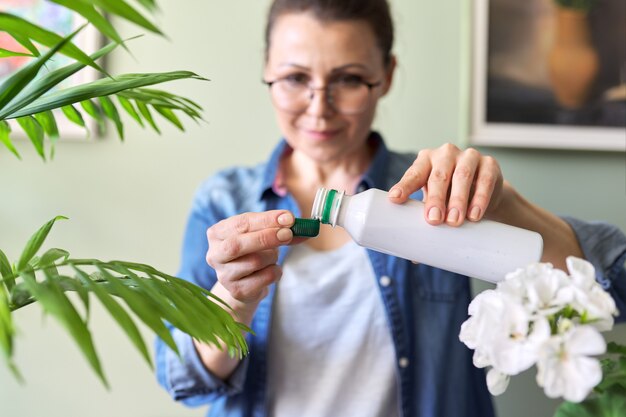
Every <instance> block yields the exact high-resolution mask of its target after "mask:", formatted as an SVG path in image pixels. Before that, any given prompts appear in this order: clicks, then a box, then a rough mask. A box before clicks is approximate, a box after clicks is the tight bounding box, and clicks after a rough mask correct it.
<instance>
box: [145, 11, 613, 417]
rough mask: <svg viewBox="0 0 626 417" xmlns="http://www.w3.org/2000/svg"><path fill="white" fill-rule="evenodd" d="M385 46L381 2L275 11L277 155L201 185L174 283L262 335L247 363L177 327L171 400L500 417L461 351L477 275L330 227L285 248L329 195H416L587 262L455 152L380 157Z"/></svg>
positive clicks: (552, 256) (293, 412)
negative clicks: (301, 220) (381, 249)
mask: <svg viewBox="0 0 626 417" xmlns="http://www.w3.org/2000/svg"><path fill="white" fill-rule="evenodd" d="M392 43H393V27H392V22H391V18H390V14H389V8H388V5H387V3H386V1H385V0H354V1H348V0H346V1H342V2H339V1H334V2H333V1H323V0H317V1H316V0H276V1H274V3H273V5H272V8H271V10H270V13H269V19H268V24H267V29H266V65H265V71H264V76H265V81H266V83H267V84H268V86H269V89H270V94H271V97H272V101H273V105H274V108H275V111H276V116H277V120H278V124H279V126H280V129H281V131H282V133H283V136H284V140H283V141H281V143H280V144H279V145H278V147H277V148H276V149H275V151H274V152H273V154H272V156H271V157H270V159H269V161H267V162H266V163H264V164H261V165H259V166H257V167H254V168H233V169H229V170H226V171H224V172H221V173H219V174H217V175H216V176H214V177H213V178H211V179H209V180H208V181H207V182H205V183H204V184H203V185H202V187H201V188H200V189H199V191H198V194H197V195H196V199H195V201H194V206H193V209H192V212H191V216H190V219H189V223H188V227H187V232H186V237H185V244H184V245H185V246H184V250H183V259H182V269H181V271H180V276H182V277H184V278H187V279H189V280H191V281H193V282H195V283H197V284H199V285H202V286H205V287H206V288H210V289H211V291H212V292H213V293H214V294H216V295H218V296H219V297H220V298H222V299H223V300H225V301H226V302H227V303H228V304H230V305H231V306H232V307H233V309H234V311H235V312H236V314H237V317H238V319H239V320H241V321H243V322H245V323H246V324H248V325H250V326H251V327H252V329H253V330H254V332H255V335H254V336H252V337H250V338H249V339H248V340H249V343H250V351H251V353H250V355H249V356H248V357H246V358H244V359H243V360H240V359H238V358H230V357H228V355H227V353H226V352H223V351H220V350H218V349H215V348H214V347H211V346H207V345H203V344H200V343H198V342H196V341H193V340H191V339H190V338H189V337H188V336H186V335H184V334H182V333H180V332H179V331H178V330H175V329H173V330H172V333H173V335H174V337H175V339H176V341H177V343H178V345H179V348H180V350H181V353H182V356H183V360H182V361H180V360H179V359H178V357H177V356H176V355H175V354H173V353H172V352H171V351H170V350H169V349H167V348H166V347H165V346H164V345H163V343H162V342H160V341H159V342H158V343H157V365H158V377H159V381H160V383H161V384H162V385H163V386H164V387H165V388H166V389H167V390H168V391H169V392H170V393H171V394H172V395H173V397H174V398H175V399H177V400H181V401H183V402H185V403H186V404H188V405H200V404H205V403H209V402H210V403H212V405H211V408H210V411H209V414H210V415H213V416H252V415H254V416H266V415H269V416H276V417H285V416H287V417H291V416H359V417H364V416H385V417H387V416H401V415H402V416H420V417H435V416H436V417H458V416H470V417H471V416H476V417H478V416H480V417H489V416H492V415H493V409H492V405H491V401H490V397H489V394H488V392H487V389H486V386H485V377H484V373H483V371H482V370H479V369H476V368H475V367H474V366H473V365H472V354H471V352H470V351H469V350H468V349H466V348H465V347H464V346H463V345H462V344H461V343H460V342H459V340H458V336H457V335H458V332H459V329H460V325H461V323H462V322H463V321H464V320H465V319H466V317H467V305H468V303H469V300H470V289H469V282H468V279H467V277H462V276H459V275H457V274H454V273H450V272H447V271H443V270H438V269H435V268H432V267H429V266H426V265H414V264H412V263H411V262H408V261H405V260H402V259H397V258H394V257H392V256H388V255H384V254H381V253H378V252H374V251H367V250H365V249H363V248H360V247H358V246H357V245H356V244H354V243H353V242H351V240H350V238H349V236H348V235H347V234H346V233H345V232H343V231H342V230H340V229H332V230H331V229H328V228H326V227H325V226H324V227H322V230H321V233H320V235H319V237H317V238H315V239H310V240H308V241H306V242H305V243H302V244H299V245H291V246H289V245H290V243H294V242H293V241H292V238H293V235H292V232H291V230H290V229H289V227H290V226H291V225H292V224H293V221H294V215H295V216H300V215H302V214H304V215H305V216H306V215H308V213H310V211H311V205H312V203H313V201H312V200H313V197H314V195H315V192H316V190H317V189H318V188H319V187H322V186H323V187H326V188H334V189H340V190H346V191H347V192H348V193H354V192H358V191H361V190H364V189H366V188H370V187H375V188H380V189H386V190H390V194H389V195H390V198H391V200H392V201H393V202H394V203H398V204H401V203H403V202H404V201H406V200H407V198H409V197H410V196H411V197H413V198H422V197H423V198H424V202H425V204H426V211H425V213H426V217H427V220H428V221H429V222H430V223H431V224H433V225H438V224H442V223H444V222H445V223H447V224H449V225H452V226H458V225H461V224H462V223H463V222H464V221H478V220H480V219H482V218H490V219H494V220H498V221H502V222H506V223H509V224H514V225H516V226H520V227H525V228H528V229H532V230H536V231H538V232H540V233H541V234H542V235H543V237H544V241H545V253H544V259H543V260H544V261H550V262H552V263H553V264H555V265H557V266H561V267H564V260H565V257H566V256H568V255H575V256H584V255H583V252H584V251H583V250H582V249H581V246H582V248H583V249H587V247H586V246H585V242H586V240H585V239H586V238H584V236H582V235H579V238H580V241H579V239H577V236H576V233H575V231H574V230H573V229H572V227H571V226H570V225H569V224H568V223H567V222H565V221H564V220H562V219H560V218H558V217H556V216H554V215H552V214H550V213H548V212H546V211H544V210H542V209H540V208H538V207H536V206H534V205H532V204H530V203H528V202H527V201H525V200H524V199H523V198H522V197H521V196H519V195H518V194H517V193H516V192H515V190H514V189H513V188H512V187H511V186H510V185H508V184H507V183H505V182H504V181H503V177H502V173H501V171H500V168H499V166H498V164H497V163H496V161H495V160H493V158H490V157H488V156H483V155H481V154H480V153H479V152H477V151H476V150H472V149H469V150H465V151H462V150H460V149H458V148H457V147H455V146H453V145H449V144H448V145H443V146H442V147H440V148H438V149H434V150H424V151H421V152H420V153H419V155H418V156H417V157H415V155H400V154H397V153H393V152H390V151H388V150H387V148H386V147H385V144H384V142H383V140H382V138H381V136H380V135H379V134H378V133H376V132H372V131H371V124H372V120H373V118H374V114H375V110H376V105H377V103H378V100H379V99H380V98H381V97H382V96H384V95H385V94H386V93H387V91H388V90H389V88H390V86H391V82H392V79H393V73H394V69H395V64H396V63H395V58H394V57H393V55H392V54H391V49H392ZM421 189H423V190H424V191H425V193H424V194H425V195H424V196H422V194H421V191H420V190H421ZM576 225H578V228H579V229H580V230H589V229H588V228H589V227H591V226H588V225H585V224H583V223H576ZM585 227H587V229H585ZM577 230H578V229H577ZM607 230H608V231H610V232H611V233H613V236H614V239H613V240H612V241H611V242H612V244H614V246H615V247H618V248H621V251H620V254H622V253H624V251H625V250H626V237H624V236H623V235H621V234H620V233H619V232H618V231H617V232H616V231H615V230H614V229H611V228H610V226H596V229H594V233H595V232H596V231H607ZM205 231H206V235H205ZM581 236H582V237H581ZM207 240H208V242H207ZM579 242H580V243H579ZM595 249H596V250H595V251H593V250H591V251H587V252H585V255H586V256H587V257H588V258H589V259H590V260H591V261H592V262H594V263H595V264H596V265H597V266H599V267H600V269H599V271H608V270H610V269H611V268H613V270H612V271H613V272H614V275H621V276H620V277H618V278H615V280H616V283H619V284H620V285H621V286H622V289H623V288H624V282H626V276H625V275H626V274H625V272H624V270H623V268H614V265H617V264H618V262H620V261H619V260H617V261H616V257H615V256H612V257H611V258H610V259H609V258H608V257H606V256H603V248H602V247H596V248H595ZM205 254H206V260H205ZM623 259H624V258H623V256H622V257H621V262H622V264H623ZM619 265H621V264H619ZM601 278H602V279H607V280H611V279H614V277H612V276H610V277H607V276H602V277H601ZM607 282H608V281H607ZM622 294H626V290H625V291H622Z"/></svg>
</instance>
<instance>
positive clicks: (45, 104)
mask: <svg viewBox="0 0 626 417" xmlns="http://www.w3.org/2000/svg"><path fill="white" fill-rule="evenodd" d="M186 78H191V79H200V80H202V79H203V78H202V77H199V76H198V75H196V74H194V73H193V72H190V71H172V72H165V73H151V74H124V75H120V76H117V77H116V79H110V78H106V79H101V80H97V81H93V82H90V83H86V84H82V85H78V86H75V87H70V88H66V89H63V90H61V91H55V92H54V93H51V94H46V95H44V96H42V97H39V98H38V99H37V100H35V101H34V102H32V103H31V104H29V105H28V106H26V107H24V108H22V109H21V110H19V111H17V112H15V113H13V114H12V115H11V117H12V118H13V117H20V116H25V115H28V114H33V113H39V112H42V111H45V110H51V109H55V108H58V107H60V106H66V105H68V104H73V103H76V102H79V101H83V100H88V99H90V98H94V97H102V96H109V95H111V94H115V93H118V92H120V91H123V90H128V89H130V88H136V87H143V86H146V85H153V84H159V83H163V82H166V81H174V80H180V79H186Z"/></svg>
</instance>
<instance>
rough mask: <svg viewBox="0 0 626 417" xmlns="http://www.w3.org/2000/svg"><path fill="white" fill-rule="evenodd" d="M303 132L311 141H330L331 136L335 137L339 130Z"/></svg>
mask: <svg viewBox="0 0 626 417" xmlns="http://www.w3.org/2000/svg"><path fill="white" fill-rule="evenodd" d="M303 130H304V133H305V134H306V135H307V136H309V137H311V138H313V139H317V140H328V139H331V138H332V137H333V136H335V135H337V133H339V132H340V131H341V129H324V130H317V129H303Z"/></svg>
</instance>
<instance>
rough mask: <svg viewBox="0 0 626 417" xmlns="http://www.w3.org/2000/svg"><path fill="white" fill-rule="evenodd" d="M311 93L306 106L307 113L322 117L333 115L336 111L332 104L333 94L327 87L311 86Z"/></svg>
mask: <svg viewBox="0 0 626 417" xmlns="http://www.w3.org/2000/svg"><path fill="white" fill-rule="evenodd" d="M309 94H310V95H309V105H308V106H307V108H306V113H307V114H309V115H311V116H317V117H322V116H329V115H332V114H333V113H334V112H335V109H334V107H333V105H332V96H331V95H330V94H329V93H328V89H327V88H325V87H323V88H311V89H310V90H309Z"/></svg>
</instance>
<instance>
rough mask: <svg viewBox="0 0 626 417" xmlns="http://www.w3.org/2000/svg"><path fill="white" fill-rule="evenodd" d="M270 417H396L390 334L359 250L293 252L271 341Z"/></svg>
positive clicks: (280, 291)
mask: <svg viewBox="0 0 626 417" xmlns="http://www.w3.org/2000/svg"><path fill="white" fill-rule="evenodd" d="M268 360H269V372H268V378H269V381H268V389H269V415H270V416H272V417H296V416H297V417H331V416H341V417H350V416H358V417H395V416H398V415H399V412H398V381H397V375H396V360H395V353H394V348H393V343H392V341H391V333H390V329H389V326H388V324H387V317H386V316H385V311H384V308H383V304H382V298H381V296H380V293H379V291H378V289H377V286H376V276H375V274H374V271H373V269H372V266H371V264H370V262H369V259H368V256H367V252H366V251H365V249H364V248H362V247H360V246H358V245H357V244H356V243H354V242H352V241H350V242H349V243H347V244H345V245H344V246H342V247H341V248H339V249H337V250H333V251H323V252H321V251H316V250H314V249H312V248H310V247H308V246H307V245H304V244H301V245H295V246H294V247H293V248H291V251H290V253H289V255H288V256H287V258H286V260H285V263H284V265H283V276H282V278H281V280H280V281H279V283H278V286H277V292H276V298H275V300H274V312H273V319H272V327H271V332H270V339H269V358H268Z"/></svg>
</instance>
